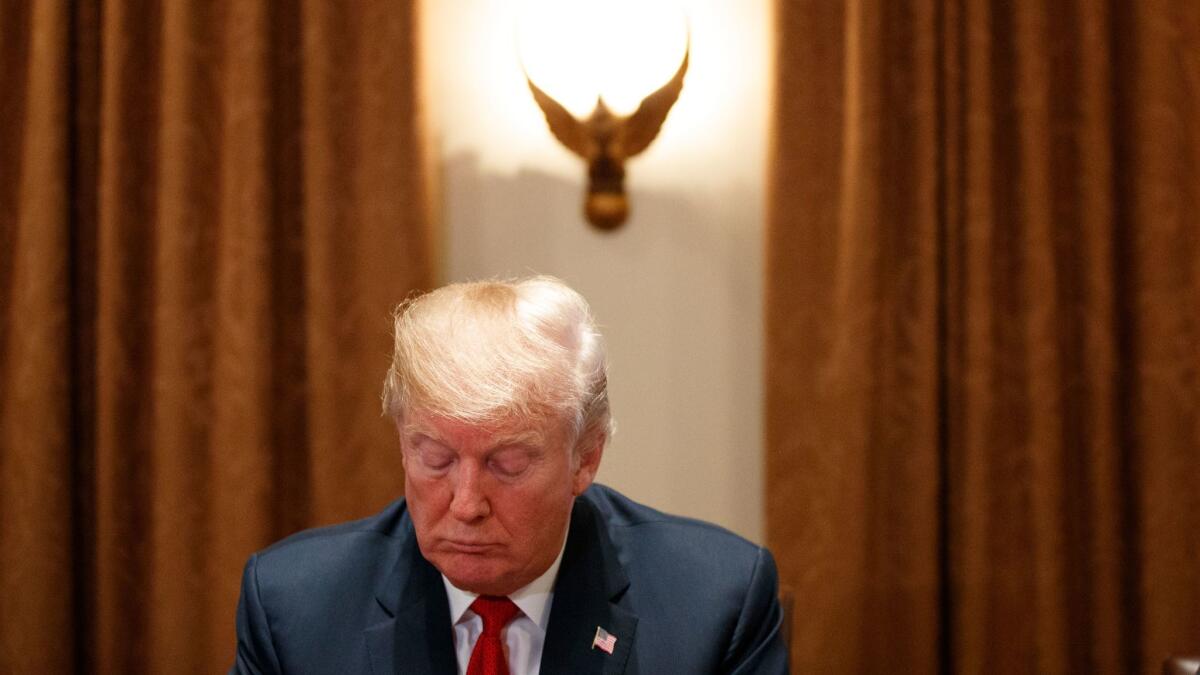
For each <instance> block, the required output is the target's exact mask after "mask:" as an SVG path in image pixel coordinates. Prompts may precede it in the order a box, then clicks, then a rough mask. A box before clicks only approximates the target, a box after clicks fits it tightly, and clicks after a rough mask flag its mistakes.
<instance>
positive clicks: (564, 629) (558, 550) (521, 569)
mask: <svg viewBox="0 0 1200 675" xmlns="http://www.w3.org/2000/svg"><path fill="white" fill-rule="evenodd" d="M394 337H395V349H394V352H393V359H392V366H391V368H390V369H389V372H388V376H387V380H386V382H385V387H384V408H385V411H386V413H387V414H388V415H389V416H390V417H391V418H392V419H393V420H394V421H395V423H396V428H397V430H398V432H399V436H400V449H401V463H402V464H403V467H404V470H405V497H404V498H403V499H400V500H398V501H397V502H395V503H393V504H392V505H390V506H389V507H387V508H386V509H385V510H384V511H383V512H382V513H380V514H378V515H376V516H373V517H370V518H367V519H365V520H361V521H357V522H353V523H347V524H344V525H338V526H334V527H330V528H322V529H317V530H310V531H307V532H302V533H300V534H297V535H294V536H292V537H289V538H288V539H285V540H284V541H282V542H279V543H277V544H275V545H274V546H272V547H270V548H268V549H266V550H265V551H261V552H259V553H257V554H255V555H254V556H252V557H251V558H250V561H249V562H248V563H247V564H246V569H245V573H244V576H243V581H242V595H241V600H240V601H239V603H238V614H237V637H238V642H237V654H236V660H235V662H234V666H233V668H232V670H231V672H233V673H374V674H375V675H384V674H385V673H386V674H392V673H395V674H403V673H411V674H427V673H429V674H432V673H437V674H443V673H444V674H446V675H452V674H453V673H459V674H465V675H537V674H538V673H541V675H552V674H555V673H571V674H575V673H610V674H617V673H624V674H626V675H633V674H635V673H640V674H643V675H648V674H658V673H680V674H691V673H741V674H747V673H767V674H772V675H774V674H778V673H786V672H787V653H786V649H785V647H784V642H783V636H782V634H781V623H782V613H781V610H780V605H779V602H778V599H777V597H776V595H777V590H778V589H777V584H778V580H777V575H776V571H775V564H774V561H773V560H772V558H771V555H770V553H769V552H768V551H767V550H766V549H763V548H761V547H759V546H756V545H754V544H751V543H750V542H747V541H745V540H744V539H741V538H739V537H737V536H735V535H733V534H731V533H729V532H727V531H725V530H722V529H720V528H718V527H716V526H713V525H709V524H706V523H702V522H699V521H694V520H689V519H684V518H678V517H675V516H669V515H665V514H663V513H660V512H658V511H655V510H653V509H650V508H648V507H645V506H642V505H639V504H636V503H634V502H633V501H631V500H629V499H627V498H625V497H623V496H622V495H620V494H618V493H617V492H615V491H613V490H611V489H609V488H606V487H603V486H601V485H598V484H596V485H593V482H592V481H593V478H594V477H595V475H596V471H597V469H598V468H599V466H600V459H601V456H602V454H603V451H604V445H605V441H606V440H607V438H608V437H609V435H610V434H611V417H610V413H609V404H608V390H607V367H606V362H605V356H604V349H603V346H602V343H601V340H600V335H599V334H598V332H597V331H596V328H595V325H594V322H593V320H592V318H591V314H590V310H589V309H588V306H587V304H586V302H585V301H584V300H583V298H582V297H581V296H579V294H578V293H576V292H575V291H573V290H571V289H570V288H568V287H567V286H566V285H564V284H563V283H562V282H560V281H558V280H556V279H551V278H548V277H534V278H529V279H524V280H519V281H515V282H479V283H469V284H455V285H451V286H447V287H444V288H441V289H438V290H436V291H434V292H432V293H429V294H427V295H424V296H421V297H419V298H416V299H414V300H411V301H409V302H407V303H405V304H404V305H402V306H401V308H400V309H399V310H398V311H397V313H396V321H395V335H394Z"/></svg>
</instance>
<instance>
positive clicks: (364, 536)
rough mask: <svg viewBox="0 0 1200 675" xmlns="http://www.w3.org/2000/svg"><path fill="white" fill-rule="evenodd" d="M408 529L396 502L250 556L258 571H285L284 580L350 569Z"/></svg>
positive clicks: (400, 503)
mask: <svg viewBox="0 0 1200 675" xmlns="http://www.w3.org/2000/svg"><path fill="white" fill-rule="evenodd" d="M409 529H411V523H410V521H409V520H408V518H407V508H406V505H405V502H404V499H403V498H400V499H398V500H396V501H394V502H392V503H391V504H389V505H388V506H387V507H386V508H384V509H383V510H382V511H380V512H379V513H377V514H375V515H373V516H368V517H366V518H362V519H359V520H353V521H349V522H345V523H338V524H336V525H327V526H325V527H316V528H311V529H308V530H302V531H300V532H297V533H295V534H292V535H290V536H288V537H285V538H284V539H281V540H280V541H277V542H275V543H274V544H271V545H270V546H268V547H267V548H265V549H263V550H261V551H259V552H258V553H256V554H255V555H254V557H255V558H256V560H257V565H258V567H259V569H260V570H263V569H266V570H279V571H286V572H287V574H286V576H288V577H294V576H297V575H301V576H302V575H303V574H304V573H305V572H306V571H309V570H316V569H321V568H324V569H335V568H337V567H338V566H339V565H347V564H350V565H353V564H354V562H355V560H357V559H359V558H369V557H371V556H375V555H377V554H378V549H379V548H380V547H387V546H391V545H393V544H394V543H395V542H396V541H398V540H401V539H403V538H404V537H405V535H406V532H407V531H408V530H409Z"/></svg>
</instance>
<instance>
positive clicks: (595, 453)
mask: <svg viewBox="0 0 1200 675" xmlns="http://www.w3.org/2000/svg"><path fill="white" fill-rule="evenodd" d="M604 440H605V438H604V434H597V435H596V437H595V438H593V439H592V440H590V441H589V442H588V444H587V445H586V446H585V447H583V448H581V449H580V455H579V466H578V467H576V468H575V475H574V476H572V485H571V490H572V492H573V494H574V495H575V496H576V497H578V496H579V495H581V494H583V491H584V490H586V489H588V487H589V486H590V485H591V484H592V481H593V480H595V479H596V472H597V471H599V470H600V458H601V457H602V456H603V455H604Z"/></svg>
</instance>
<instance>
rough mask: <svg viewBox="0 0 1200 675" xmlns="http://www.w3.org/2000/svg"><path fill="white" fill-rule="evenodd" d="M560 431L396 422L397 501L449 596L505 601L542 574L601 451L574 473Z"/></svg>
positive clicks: (424, 418)
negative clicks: (400, 495)
mask: <svg viewBox="0 0 1200 675" xmlns="http://www.w3.org/2000/svg"><path fill="white" fill-rule="evenodd" d="M569 440H570V439H568V438H567V433H566V431H565V429H564V428H563V425H562V424H554V425H552V426H551V428H540V427H534V426H531V425H529V424H523V423H522V422H521V421H519V420H514V421H512V422H510V423H508V424H504V425H501V426H499V427H495V428H493V427H479V426H472V425H469V424H464V423H462V422H456V421H453V420H448V419H445V418H443V417H437V416H432V415H425V414H422V413H421V412H419V411H417V412H415V413H412V414H409V415H406V416H405V420H404V423H403V424H402V425H401V426H400V446H401V450H402V452H403V463H404V471H405V496H406V498H407V500H408V508H409V511H410V513H411V514H412V519H413V525H414V526H415V528H416V532H417V543H418V544H419V545H420V547H421V553H422V555H424V556H425V558H426V559H427V560H429V562H431V563H433V566H434V567H436V568H438V570H439V571H441V573H442V574H444V575H446V578H447V579H449V580H450V583H452V584H454V585H455V586H456V587H458V588H461V589H463V590H466V591H471V592H474V593H480V594H484V595H507V594H509V593H512V592H513V591H516V590H517V589H519V588H521V587H523V586H525V585H526V584H528V583H530V582H531V581H533V580H534V579H536V578H537V577H539V576H541V574H542V573H543V572H545V571H546V570H547V569H549V567H550V565H551V563H553V562H554V559H555V558H556V557H558V552H559V550H560V549H561V547H562V543H563V537H564V535H565V534H566V529H567V520H568V518H569V517H570V514H571V505H572V503H573V502H574V499H575V496H576V495H578V494H580V493H582V492H583V491H584V490H586V489H587V487H588V485H590V484H591V482H592V478H593V477H594V476H595V474H596V469H597V468H598V466H599V462H600V449H599V448H596V449H595V450H593V451H591V452H590V453H586V454H585V455H584V457H583V458H582V459H581V461H580V462H579V463H578V466H575V463H574V462H572V459H571V449H570V448H568V447H567V443H568V442H569Z"/></svg>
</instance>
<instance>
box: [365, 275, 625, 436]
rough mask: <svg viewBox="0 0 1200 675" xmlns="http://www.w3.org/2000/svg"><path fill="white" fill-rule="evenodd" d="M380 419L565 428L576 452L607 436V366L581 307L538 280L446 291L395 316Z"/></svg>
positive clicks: (555, 284) (560, 286)
mask: <svg viewBox="0 0 1200 675" xmlns="http://www.w3.org/2000/svg"><path fill="white" fill-rule="evenodd" d="M393 338H394V348H393V351H392V365H391V367H390V368H389V369H388V374H387V379H386V380H385V381H384V387H383V409H384V413H385V414H387V415H389V416H391V417H392V418H393V419H395V420H396V421H397V423H402V422H403V419H404V415H405V413H407V412H409V411H414V410H420V411H423V412H425V413H427V414H433V415H437V416H441V417H446V418H448V419H453V420H458V421H462V422H465V423H469V424H484V425H488V424H494V425H500V424H504V423H506V422H510V421H511V420H513V419H514V418H517V419H524V420H528V421H530V422H532V423H535V424H545V423H551V422H553V421H555V420H561V421H563V422H565V423H566V424H568V425H569V426H568V431H569V432H570V433H571V434H572V438H573V443H574V444H575V451H576V452H577V453H578V452H579V451H581V449H582V446H583V444H585V443H588V442H591V440H592V439H597V437H598V438H599V440H600V442H601V443H603V442H604V440H606V439H607V438H608V436H609V435H610V434H611V431H612V429H611V427H612V419H611V414H610V412H609V406H608V366H607V362H606V359H605V353H604V344H603V342H602V339H601V336H600V333H599V332H598V331H597V330H596V325H595V321H594V320H593V318H592V314H591V310H590V309H589V308H588V304H587V301H586V300H584V299H583V296H581V295H580V294H579V293H577V292H575V291H574V290H573V289H571V288H570V287H569V286H567V285H566V284H564V283H563V282H562V281H559V280H558V279H555V278H553V277H548V276H536V277H529V278H524V279H516V280H511V281H478V282H468V283H458V284H451V285H449V286H443V287H442V288H439V289H437V290H435V291H432V292H430V293H426V294H424V295H420V296H417V297H415V298H412V299H409V300H407V301H405V302H404V303H402V304H401V305H400V306H399V307H398V308H397V309H396V312H395V322H394V330H393Z"/></svg>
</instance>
